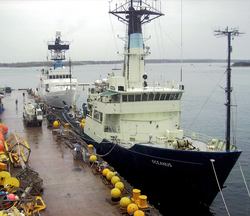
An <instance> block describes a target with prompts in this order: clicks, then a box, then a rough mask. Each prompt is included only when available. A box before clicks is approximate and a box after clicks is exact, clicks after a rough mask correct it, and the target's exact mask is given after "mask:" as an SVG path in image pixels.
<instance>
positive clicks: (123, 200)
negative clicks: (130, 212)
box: [120, 197, 131, 208]
mask: <svg viewBox="0 0 250 216" xmlns="http://www.w3.org/2000/svg"><path fill="white" fill-rule="evenodd" d="M130 203H131V201H130V199H129V198H128V197H122V198H121V200H120V206H121V207H123V208H127V206H128V205H129V204H130Z"/></svg>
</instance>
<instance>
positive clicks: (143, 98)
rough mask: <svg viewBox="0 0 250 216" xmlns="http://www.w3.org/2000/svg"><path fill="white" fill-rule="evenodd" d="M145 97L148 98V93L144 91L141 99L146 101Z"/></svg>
mask: <svg viewBox="0 0 250 216" xmlns="http://www.w3.org/2000/svg"><path fill="white" fill-rule="evenodd" d="M147 99H148V95H147V94H146V93H144V94H143V95H142V101H147Z"/></svg>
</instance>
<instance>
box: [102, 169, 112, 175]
mask: <svg viewBox="0 0 250 216" xmlns="http://www.w3.org/2000/svg"><path fill="white" fill-rule="evenodd" d="M108 172H110V169H108V168H106V169H104V170H103V171H102V174H103V175H104V176H106V175H107V173H108Z"/></svg>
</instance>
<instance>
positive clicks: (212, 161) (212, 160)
mask: <svg viewBox="0 0 250 216" xmlns="http://www.w3.org/2000/svg"><path fill="white" fill-rule="evenodd" d="M210 161H211V163H212V167H213V171H214V175H215V178H216V182H217V184H218V188H219V190H220V194H221V198H222V200H223V202H224V205H225V208H226V210H227V214H228V215H229V216H230V213H229V211H228V208H227V204H226V201H225V199H224V196H223V193H222V190H221V187H220V183H219V180H218V177H217V174H216V171H215V168H214V161H215V160H214V159H210Z"/></svg>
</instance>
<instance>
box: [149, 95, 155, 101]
mask: <svg viewBox="0 0 250 216" xmlns="http://www.w3.org/2000/svg"><path fill="white" fill-rule="evenodd" d="M153 99H154V94H153V93H150V94H149V96H148V100H149V101H152V100H153Z"/></svg>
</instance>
